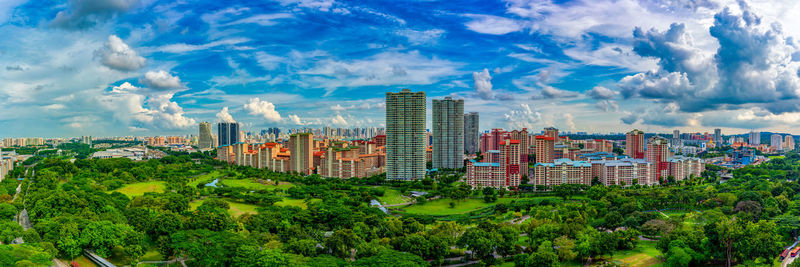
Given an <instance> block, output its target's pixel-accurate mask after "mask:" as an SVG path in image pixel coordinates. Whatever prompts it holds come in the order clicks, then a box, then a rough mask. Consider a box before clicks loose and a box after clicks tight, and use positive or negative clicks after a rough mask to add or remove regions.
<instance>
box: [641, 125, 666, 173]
mask: <svg viewBox="0 0 800 267" xmlns="http://www.w3.org/2000/svg"><path fill="white" fill-rule="evenodd" d="M643 136H644V135H643ZM668 143H669V142H668V141H667V139H664V138H662V137H659V136H653V137H652V138H650V141H649V142H647V153H646V154H647V157H646V159H647V161H649V162H650V163H652V165H651V168H653V170H652V171H651V174H652V175H653V179H656V181H658V180H659V179H660V178H664V179H666V176H668V175H669V161H668V159H669V158H670V157H671V156H672V155H671V154H670V150H669V146H668Z"/></svg>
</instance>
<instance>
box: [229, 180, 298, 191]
mask: <svg viewBox="0 0 800 267" xmlns="http://www.w3.org/2000/svg"><path fill="white" fill-rule="evenodd" d="M220 183H221V184H223V185H225V186H230V187H244V188H247V189H253V190H260V189H274V188H280V189H282V190H285V189H289V188H291V187H293V186H294V185H293V184H291V183H287V182H280V183H278V185H275V182H266V181H264V183H259V182H257V181H255V180H253V179H238V180H234V179H222V180H220Z"/></svg>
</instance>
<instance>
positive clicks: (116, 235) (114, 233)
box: [79, 221, 133, 257]
mask: <svg viewBox="0 0 800 267" xmlns="http://www.w3.org/2000/svg"><path fill="white" fill-rule="evenodd" d="M128 230H130V231H133V229H132V228H131V227H130V226H129V225H115V224H113V223H112V222H109V221H92V222H90V223H89V224H88V225H86V227H85V228H83V231H81V235H80V239H79V240H80V244H81V245H82V246H83V247H85V248H90V249H93V250H94V251H95V253H97V255H99V256H101V257H108V256H109V255H110V254H109V253H110V252H111V249H113V248H114V247H116V246H119V245H122V244H123V242H122V241H123V238H124V237H125V232H126V231H128Z"/></svg>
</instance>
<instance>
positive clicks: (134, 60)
mask: <svg viewBox="0 0 800 267" xmlns="http://www.w3.org/2000/svg"><path fill="white" fill-rule="evenodd" d="M95 55H96V56H99V57H100V60H101V63H102V64H103V65H105V66H106V67H109V68H112V69H115V70H119V71H132V70H138V69H140V68H142V67H144V62H145V59H144V58H143V57H141V56H139V55H138V54H136V51H134V50H133V49H131V48H130V46H128V45H127V44H125V42H123V41H122V39H120V38H119V37H117V36H116V35H109V36H108V42H107V43H105V44H104V46H103V48H101V49H99V50H97V51H95Z"/></svg>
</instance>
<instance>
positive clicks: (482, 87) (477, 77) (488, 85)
mask: <svg viewBox="0 0 800 267" xmlns="http://www.w3.org/2000/svg"><path fill="white" fill-rule="evenodd" d="M472 81H473V83H474V84H475V92H476V93H478V97H480V98H482V99H492V98H493V97H494V96H493V94H492V76H491V75H489V70H488V69H483V71H481V72H473V73H472Z"/></svg>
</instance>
